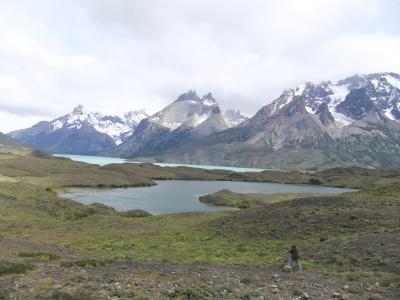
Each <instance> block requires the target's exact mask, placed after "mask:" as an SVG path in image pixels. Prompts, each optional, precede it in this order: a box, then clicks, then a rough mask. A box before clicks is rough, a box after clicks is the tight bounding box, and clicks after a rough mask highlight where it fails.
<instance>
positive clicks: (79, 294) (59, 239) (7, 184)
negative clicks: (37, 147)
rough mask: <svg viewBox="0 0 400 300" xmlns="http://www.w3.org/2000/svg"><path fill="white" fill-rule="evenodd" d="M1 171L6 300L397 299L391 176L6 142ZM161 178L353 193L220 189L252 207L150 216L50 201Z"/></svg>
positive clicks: (0, 243)
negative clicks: (90, 157) (295, 266)
mask: <svg viewBox="0 0 400 300" xmlns="http://www.w3.org/2000/svg"><path fill="white" fill-rule="evenodd" d="M0 174H2V177H0V232H1V234H0V254H1V262H0V287H1V289H0V295H2V297H3V298H4V297H6V298H5V299H7V297H11V299H16V298H18V299H38V298H39V299H60V297H64V298H65V299H108V298H109V297H111V298H113V297H114V298H116V299H118V298H126V299H174V298H177V299H215V298H220V299H232V298H233V299H252V298H256V297H260V296H263V297H265V298H267V299H269V298H271V299H278V298H279V297H283V298H286V299H296V297H297V298H299V297H301V295H302V294H303V293H307V294H308V295H309V296H310V297H313V298H326V299H329V298H331V297H333V294H335V293H339V295H340V296H341V297H342V296H343V297H348V299H366V298H368V297H378V296H377V295H379V297H385V298H387V299H396V298H398V296H399V293H400V290H399V287H400V285H399V284H400V277H399V276H400V270H398V268H397V266H398V265H399V264H398V262H399V259H400V257H399V253H398V245H399V243H400V241H399V239H398V238H399V232H398V230H399V228H400V224H399V218H398V216H399V214H400V211H399V197H398V195H399V192H400V191H399V187H400V173H399V171H397V170H368V169H361V168H337V169H331V170H326V171H322V172H316V173H305V172H279V171H264V172H259V173H234V172H230V171H222V170H216V171H211V170H201V169H193V168H185V167H178V168H168V167H166V168H165V167H164V168H163V167H158V166H154V165H151V164H109V165H105V166H103V167H101V166H97V165H90V164H86V163H83V162H76V161H71V160H69V159H66V158H55V157H52V156H50V155H48V154H46V153H44V152H40V151H32V150H30V149H28V148H21V147H20V146H17V147H16V146H14V145H12V146H11V145H3V146H2V147H1V151H0ZM165 179H178V180H199V179H201V180H227V181H247V182H248V181H255V182H276V183H287V184H310V183H311V184H315V185H322V186H335V187H349V188H357V189H361V191H359V192H352V193H344V194H341V195H331V194H330V195H322V194H304V193H300V194H286V195H285V194H276V195H260V194H252V195H249V196H246V194H235V193H233V192H229V193H228V194H222V198H223V199H225V200H224V201H227V202H225V204H224V205H227V206H231V205H232V204H231V203H229V202H230V201H232V200H229V199H238V198H239V199H242V200H240V201H243V198H244V199H245V200H246V201H247V203H251V205H247V208H244V207H243V205H239V206H242V208H241V209H240V210H237V211H217V212H191V213H180V214H167V215H159V216H148V215H146V214H144V213H143V212H138V211H132V212H131V213H124V212H119V211H117V210H115V209H113V208H111V207H107V206H105V205H101V204H91V205H83V204H80V203H78V202H75V201H72V200H69V199H66V198H61V197H59V196H58V192H60V191H65V189H66V188H70V187H97V188H104V187H133V186H151V185H154V184H155V182H154V180H165ZM234 203H238V202H237V200H234ZM239 203H240V202H239ZM253 203H254V204H253ZM235 205H237V204H234V205H232V206H235ZM292 244H297V245H298V247H299V248H300V250H301V258H302V263H303V267H304V268H305V272H304V274H303V275H301V274H300V273H299V272H298V271H294V273H293V274H290V273H284V272H283V271H282V266H283V265H284V264H285V262H286V259H287V255H288V254H287V251H288V248H289V246H290V245H292ZM68 297H69V298H68ZM64 298H62V299H64Z"/></svg>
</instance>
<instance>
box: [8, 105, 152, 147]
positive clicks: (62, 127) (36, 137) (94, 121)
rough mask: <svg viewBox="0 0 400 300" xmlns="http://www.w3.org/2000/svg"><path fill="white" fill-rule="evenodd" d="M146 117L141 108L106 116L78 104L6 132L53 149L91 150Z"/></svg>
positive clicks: (121, 136) (111, 142)
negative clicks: (61, 113) (59, 114)
mask: <svg viewBox="0 0 400 300" xmlns="http://www.w3.org/2000/svg"><path fill="white" fill-rule="evenodd" d="M146 117H147V115H146V113H145V112H143V111H132V112H128V113H125V114H124V116H123V117H119V116H108V115H103V114H101V113H99V112H92V111H88V110H86V109H85V108H84V107H83V106H82V105H79V106H77V107H75V108H74V110H73V111H72V112H71V113H69V114H67V115H65V116H62V117H60V118H57V119H55V120H52V121H50V122H47V121H42V122H39V123H38V124H36V125H34V126H32V127H31V128H28V129H22V130H17V131H13V132H10V133H9V135H10V136H12V137H14V138H15V139H17V140H20V141H21V142H23V143H25V144H28V145H32V146H36V147H38V148H41V149H44V150H47V151H50V152H53V153H56V152H58V153H70V154H92V153H95V152H97V151H101V150H105V149H109V148H112V147H114V146H116V145H119V144H121V143H122V142H123V141H124V140H126V139H127V138H128V137H129V136H130V135H132V134H133V132H134V130H135V128H136V126H137V125H138V123H139V122H140V121H141V120H142V119H144V118H146ZM85 147H87V148H85Z"/></svg>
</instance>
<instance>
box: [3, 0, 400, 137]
mask: <svg viewBox="0 0 400 300" xmlns="http://www.w3.org/2000/svg"><path fill="white" fill-rule="evenodd" d="M386 71H387V72H389V71H390V72H396V73H400V1H398V0H346V1H345V0H343V1H342V0H324V1H321V0H251V1H249V0H168V1H166V0H142V1H139V0H58V1H54V0H35V1H32V0H16V1H9V0H0V131H1V132H9V131H11V130H15V129H21V128H26V127H30V126H32V125H33V124H34V123H36V122H38V121H40V120H52V119H54V118H56V117H58V116H61V115H64V114H66V113H68V112H70V111H72V109H73V108H74V107H75V106H77V105H78V104H83V105H84V106H85V107H87V108H88V109H90V110H96V111H100V112H103V113H108V114H121V113H123V112H124V111H131V110H139V109H145V110H146V111H147V112H148V113H150V114H151V113H155V112H157V111H158V110H160V109H162V108H163V107H164V106H166V105H167V104H169V103H170V102H172V101H174V100H175V99H176V98H177V97H178V96H179V95H180V94H182V93H183V92H185V91H187V90H189V89H195V90H196V91H197V92H198V94H199V95H203V94H206V93H207V92H212V93H213V95H214V97H215V98H216V99H217V100H218V102H219V103H220V105H221V108H222V109H229V108H234V109H240V110H241V111H242V112H243V113H244V114H246V115H249V116H250V115H252V114H254V113H255V112H256V111H257V110H258V109H259V108H261V107H262V106H264V105H266V104H268V103H270V102H272V101H273V100H274V99H275V98H277V97H278V96H279V95H280V94H281V93H282V91H283V90H284V89H285V88H294V87H296V86H297V85H298V84H301V83H303V82H305V81H311V82H320V81H323V80H332V81H335V80H338V79H342V78H345V77H347V76H351V75H353V74H355V73H373V72H386Z"/></svg>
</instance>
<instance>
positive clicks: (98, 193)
mask: <svg viewBox="0 0 400 300" xmlns="http://www.w3.org/2000/svg"><path fill="white" fill-rule="evenodd" d="M156 183H157V186H152V187H139V188H115V189H94V188H75V189H71V190H69V191H68V192H64V193H60V195H61V196H62V197H67V198H70V199H73V200H75V201H78V202H81V203H84V204H90V203H94V202H98V203H103V204H105V205H107V206H111V207H114V208H115V209H116V210H118V211H126V210H130V209H144V210H146V211H148V212H150V213H152V214H155V215H158V214H169V213H180V212H191V211H217V210H229V209H230V208H226V207H218V206H210V205H206V204H204V203H201V202H200V201H199V200H198V199H199V197H200V196H202V195H206V194H210V193H214V192H217V191H219V190H222V189H230V190H231V191H234V192H241V193H263V194H275V193H330V194H331V193H334V194H338V193H344V192H350V191H354V190H351V189H341V188H330V187H321V186H313V185H292V184H277V183H256V182H231V181H184V180H170V181H156Z"/></svg>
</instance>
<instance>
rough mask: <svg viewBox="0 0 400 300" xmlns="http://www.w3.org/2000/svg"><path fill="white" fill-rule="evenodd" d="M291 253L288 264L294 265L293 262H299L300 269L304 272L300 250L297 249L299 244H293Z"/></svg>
mask: <svg viewBox="0 0 400 300" xmlns="http://www.w3.org/2000/svg"><path fill="white" fill-rule="evenodd" d="M289 253H290V258H289V261H288V266H289V267H292V263H293V262H295V263H296V264H297V266H298V267H299V269H300V271H301V272H303V268H302V267H301V264H300V258H299V250H298V249H297V246H296V245H293V246H292V247H291V248H290V251H289Z"/></svg>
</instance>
